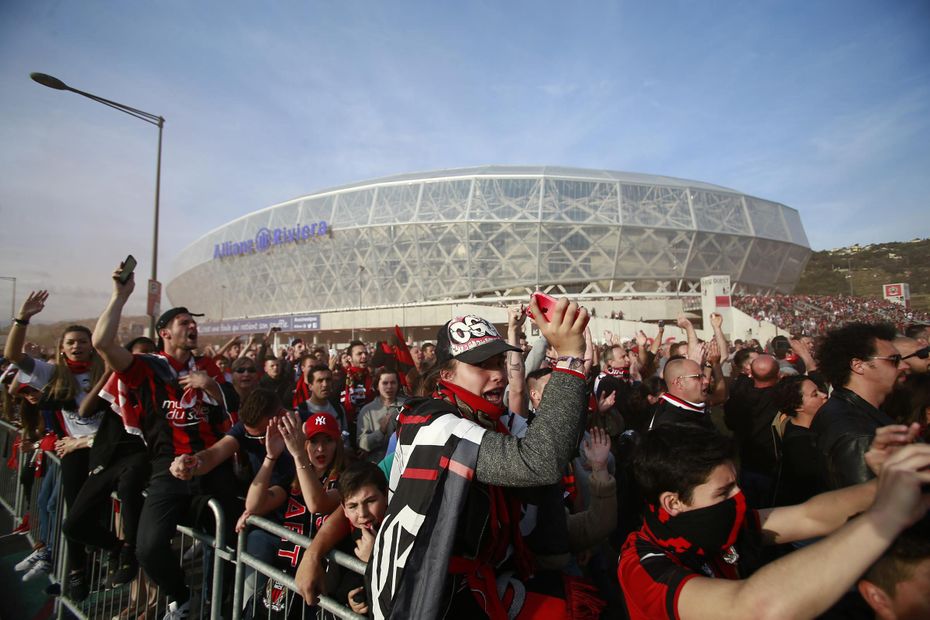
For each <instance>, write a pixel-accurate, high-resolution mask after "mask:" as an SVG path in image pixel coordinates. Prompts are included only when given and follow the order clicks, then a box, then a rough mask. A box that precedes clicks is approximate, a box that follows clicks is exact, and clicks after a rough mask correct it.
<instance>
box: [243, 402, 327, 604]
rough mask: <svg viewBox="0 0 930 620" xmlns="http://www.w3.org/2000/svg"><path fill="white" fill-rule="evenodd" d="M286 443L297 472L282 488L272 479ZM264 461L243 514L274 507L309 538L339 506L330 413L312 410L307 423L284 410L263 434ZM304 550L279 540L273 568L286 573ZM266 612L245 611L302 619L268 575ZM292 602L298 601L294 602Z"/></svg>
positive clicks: (283, 589) (290, 525) (288, 594)
mask: <svg viewBox="0 0 930 620" xmlns="http://www.w3.org/2000/svg"><path fill="white" fill-rule="evenodd" d="M285 447H286V448H287V450H288V452H290V454H291V456H292V457H293V459H294V464H295V466H296V467H297V476H296V477H295V478H294V480H293V481H292V482H291V484H290V485H289V488H287V489H285V488H283V487H281V486H278V485H273V484H272V483H271V475H272V472H273V470H274V465H275V461H276V460H277V459H278V458H279V457H280V456H281V454H282V453H283V451H284V449H285ZM265 450H266V455H265V460H264V462H263V463H262V466H261V468H260V469H259V471H258V473H257V474H256V475H255V479H254V480H252V484H251V485H250V486H249V492H248V494H247V496H246V500H245V509H246V512H247V513H249V514H253V515H264V514H268V513H269V512H272V511H279V512H280V513H282V514H279V515H278V516H279V517H281V518H280V519H276V520H277V521H278V522H279V523H283V524H284V527H286V528H288V529H289V530H291V531H294V532H297V533H298V534H303V535H304V536H309V537H311V538H312V537H313V536H314V535H315V534H316V532H317V530H318V529H319V527H320V526H321V525H322V524H323V521H325V520H326V518H327V516H329V514H330V513H332V512H333V511H334V510H335V509H336V508H338V507H339V505H340V500H341V496H340V495H339V491H337V490H336V483H337V482H338V481H339V474H340V472H341V471H342V469H343V467H344V455H343V446H342V432H341V431H340V429H339V423H338V422H337V421H336V418H334V417H333V416H331V415H329V414H328V413H314V414H312V415H311V416H310V417H309V418H308V419H307V421H306V422H305V423H303V424H301V422H300V417H299V416H298V415H297V414H296V413H294V412H286V413H284V414H283V415H282V416H281V417H280V418H278V419H277V420H273V421H271V422H270V423H269V424H268V428H267V430H266V434H265ZM302 551H303V548H302V547H301V546H300V545H295V544H293V543H290V542H287V541H284V540H282V541H281V542H280V545H279V547H278V552H277V556H276V558H275V562H274V564H275V566H276V567H278V568H280V569H281V570H283V571H284V572H286V573H288V574H293V573H294V571H295V570H296V568H297V564H298V562H299V560H300V555H301V552H302ZM261 600H262V603H263V604H264V607H265V608H266V609H265V610H259V609H258V605H257V604H255V603H253V604H252V605H249V606H248V610H249V612H250V613H252V614H253V616H254V617H256V618H264V617H266V614H267V613H268V610H270V611H271V612H281V611H283V612H284V617H292V616H291V615H290V614H292V613H293V614H295V616H293V617H297V618H299V617H301V616H300V614H301V612H302V608H303V604H302V601H301V600H300V598H299V597H298V598H296V599H295V597H294V595H293V592H291V591H290V590H288V589H287V588H286V587H285V586H284V585H283V584H281V583H279V582H277V581H275V580H273V579H269V580H268V583H267V584H266V586H265V592H264V594H263V595H262V597H261ZM295 600H296V604H295V603H294V601H295Z"/></svg>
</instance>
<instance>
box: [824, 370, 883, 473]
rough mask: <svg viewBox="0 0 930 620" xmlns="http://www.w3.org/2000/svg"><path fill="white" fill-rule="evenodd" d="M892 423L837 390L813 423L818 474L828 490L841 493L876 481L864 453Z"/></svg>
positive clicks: (852, 394) (853, 396)
mask: <svg viewBox="0 0 930 620" xmlns="http://www.w3.org/2000/svg"><path fill="white" fill-rule="evenodd" d="M893 423H894V422H893V421H892V419H891V418H889V417H888V416H887V415H886V414H884V413H882V412H881V411H879V410H878V409H876V408H875V407H873V406H872V405H870V404H869V403H868V402H866V401H865V400H864V399H863V398H861V397H860V396H859V395H858V394H856V393H855V392H852V391H850V390H847V389H846V388H836V389H834V390H833V394H832V395H831V396H830V400H828V401H827V403H826V404H825V405H824V406H823V407H821V409H820V411H818V412H817V415H816V416H814V421H813V422H812V423H811V430H812V431H813V432H815V433H817V455H818V461H819V462H818V470H819V472H820V478H821V480H822V481H823V484H824V486H825V488H826V489H828V490H834V489H842V488H844V487H848V486H852V485H854V484H859V483H860V482H867V481H869V480H871V479H872V478H874V477H875V475H874V474H873V473H872V471H871V470H870V469H869V468H868V466H867V465H866V464H865V453H866V452H868V450H869V446H870V445H871V443H872V438H873V437H875V430H876V429H877V428H879V427H880V426H886V425H888V424H893Z"/></svg>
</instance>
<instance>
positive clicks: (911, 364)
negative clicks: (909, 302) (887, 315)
mask: <svg viewBox="0 0 930 620" xmlns="http://www.w3.org/2000/svg"><path fill="white" fill-rule="evenodd" d="M894 346H895V349H897V350H898V353H900V354H901V361H902V362H904V363H905V364H906V365H907V367H906V368H905V369H904V375H903V376H902V377H901V379H900V380H899V381H898V383H897V384H896V385H895V389H894V391H893V392H892V393H891V394H890V395H889V396H888V398H886V399H885V402H883V403H882V406H881V410H882V411H884V412H885V413H887V414H888V415H889V416H890V417H891V418H892V419H893V420H894V421H895V422H899V423H901V424H908V423H911V422H920V423H921V424H924V423H925V422H926V415H925V413H926V412H925V411H924V407H925V404H926V401H925V398H926V396H925V395H926V394H927V393H928V392H930V347H928V346H926V345H921V344H920V342H919V341H918V340H916V339H914V338H908V337H907V336H898V337H897V338H895V339H894Z"/></svg>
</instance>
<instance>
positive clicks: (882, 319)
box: [733, 295, 930, 334]
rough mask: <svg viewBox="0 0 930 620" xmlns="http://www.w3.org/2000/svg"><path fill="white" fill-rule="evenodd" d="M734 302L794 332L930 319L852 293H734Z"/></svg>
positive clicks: (817, 331) (755, 315) (915, 311)
mask: <svg viewBox="0 0 930 620" xmlns="http://www.w3.org/2000/svg"><path fill="white" fill-rule="evenodd" d="M733 305H734V306H735V307H736V308H738V309H740V310H742V311H743V312H745V313H746V314H748V315H749V316H751V317H752V318H754V319H756V320H757V321H769V322H771V323H773V324H775V325H776V326H777V327H780V328H782V329H784V330H786V331H789V332H791V333H793V334H802V333H806V334H823V333H825V332H826V331H827V330H828V329H831V328H832V327H833V326H835V325H836V324H837V323H842V322H859V323H891V324H892V325H895V326H896V327H897V328H898V329H903V328H904V326H906V325H909V324H912V323H915V322H917V323H927V322H930V314H927V313H926V312H920V311H917V310H912V309H910V308H907V307H906V306H903V305H901V304H897V303H893V302H890V301H886V300H884V299H870V298H866V297H853V296H851V295H734V296H733Z"/></svg>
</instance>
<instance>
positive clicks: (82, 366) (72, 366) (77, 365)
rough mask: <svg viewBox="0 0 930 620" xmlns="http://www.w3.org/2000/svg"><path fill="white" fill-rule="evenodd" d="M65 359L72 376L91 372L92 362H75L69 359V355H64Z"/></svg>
mask: <svg viewBox="0 0 930 620" xmlns="http://www.w3.org/2000/svg"><path fill="white" fill-rule="evenodd" d="M62 357H64V358H65V364H67V365H68V370H70V371H71V374H72V375H81V374H84V373H85V372H90V367H91V365H92V362H75V361H72V360H70V359H68V356H67V355H62Z"/></svg>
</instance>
